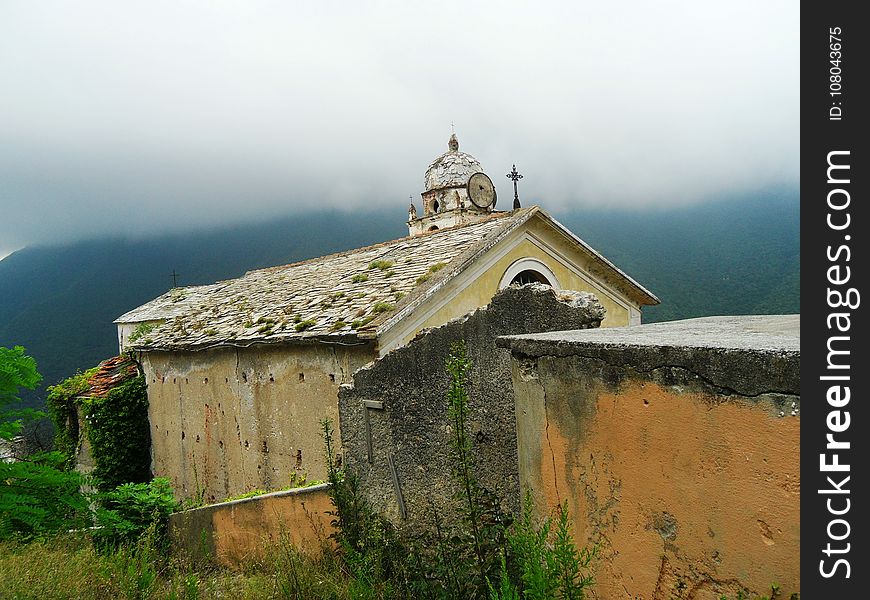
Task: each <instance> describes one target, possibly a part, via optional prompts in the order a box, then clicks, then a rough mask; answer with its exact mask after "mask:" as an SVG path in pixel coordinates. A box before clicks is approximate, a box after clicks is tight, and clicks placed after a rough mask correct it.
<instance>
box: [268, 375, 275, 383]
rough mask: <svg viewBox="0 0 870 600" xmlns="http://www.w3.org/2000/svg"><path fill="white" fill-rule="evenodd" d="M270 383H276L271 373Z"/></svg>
mask: <svg viewBox="0 0 870 600" xmlns="http://www.w3.org/2000/svg"><path fill="white" fill-rule="evenodd" d="M269 381H271V382H272V383H275V378H274V377H273V376H272V374H271V373H269Z"/></svg>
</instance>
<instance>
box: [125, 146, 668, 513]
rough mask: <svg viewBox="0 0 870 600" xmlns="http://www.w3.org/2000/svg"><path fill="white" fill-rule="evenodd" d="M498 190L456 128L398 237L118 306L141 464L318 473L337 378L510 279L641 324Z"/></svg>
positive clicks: (637, 307)
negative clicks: (146, 440) (144, 431)
mask: <svg viewBox="0 0 870 600" xmlns="http://www.w3.org/2000/svg"><path fill="white" fill-rule="evenodd" d="M497 203H498V198H497V192H496V188H495V185H494V184H493V182H492V179H491V178H490V177H489V175H488V174H487V173H486V172H485V170H484V169H483V167H482V165H481V163H480V162H479V161H478V160H477V159H476V158H474V157H473V156H471V155H470V154H467V153H465V152H461V151H460V150H459V141H458V139H457V137H456V135H455V134H454V135H452V136H451V137H450V140H449V142H448V145H447V151H446V152H444V153H442V154H440V155H439V156H438V157H437V158H435V160H433V161H432V163H431V164H430V165H429V167H428V169H426V172H425V175H424V181H423V191H422V192H421V204H420V211H419V212H418V210H417V207H416V206H415V205H414V204H413V203H412V204H411V206H410V207H409V210H408V222H407V224H408V233H409V235H408V236H407V237H403V238H400V239H397V240H391V241H386V242H383V243H380V244H376V245H373V246H368V247H365V248H358V249H355V250H349V251H346V252H341V253H337V254H332V255H329V256H323V257H318V258H312V259H309V260H305V261H301V262H297V263H292V264H289V265H281V266H276V267H271V268H266V269H258V270H254V271H249V272H247V273H245V274H244V275H243V276H242V277H239V278H237V279H231V280H227V281H219V282H216V283H212V284H208V285H199V286H188V287H180V288H174V289H172V290H170V291H169V292H167V293H165V294H163V295H162V296H159V297H158V298H155V299H154V300H152V301H150V302H148V303H146V304H144V305H142V306H140V307H138V308H135V309H133V310H131V311H129V312H127V313H125V314H124V315H122V316H120V317H119V318H118V319H117V320H116V321H115V324H116V325H117V328H118V341H119V346H120V349H121V351H122V352H123V351H132V352H133V353H134V354H135V356H136V358H137V359H138V361H139V363H140V364H141V365H142V368H143V371H144V373H145V377H146V381H147V386H148V400H149V420H150V427H151V443H152V471H153V472H154V475H155V476H163V477H169V478H170V479H171V481H172V485H173V487H174V489H175V490H176V491H177V493H178V494H180V495H182V496H188V497H190V496H194V495H202V496H203V497H204V498H205V499H208V500H212V501H214V500H220V499H223V498H227V497H230V496H234V495H238V494H242V493H245V492H248V491H251V490H254V489H278V488H281V487H284V486H287V485H289V484H290V483H292V482H293V481H298V480H299V479H301V478H308V479H309V480H311V479H324V478H325V462H324V456H323V452H322V446H323V441H322V437H321V427H320V423H321V422H322V420H324V419H329V420H331V421H332V422H333V423H334V424H337V423H338V390H339V386H341V385H342V384H347V383H350V382H351V381H352V375H353V373H354V372H355V371H356V370H358V369H360V368H363V367H365V366H366V365H368V364H369V363H371V362H372V361H374V360H377V359H378V358H379V357H382V356H384V355H386V354H387V353H389V352H390V351H391V350H395V349H397V348H399V347H401V346H403V345H405V344H407V343H408V342H409V341H410V340H412V339H414V338H415V337H416V336H418V335H419V334H420V333H421V332H423V331H425V330H427V329H431V328H435V327H439V326H441V325H444V324H445V323H447V322H448V321H450V320H452V319H456V318H459V317H462V316H463V315H466V314H468V313H470V312H472V311H474V310H476V309H478V308H480V307H483V306H486V305H487V304H489V302H490V300H491V299H492V298H493V296H494V295H495V294H496V293H497V292H499V290H502V289H504V288H506V287H509V286H511V285H522V284H526V283H542V284H546V285H549V286H551V287H552V288H554V289H555V290H557V291H558V290H574V291H582V292H589V293H591V294H593V295H595V296H596V297H597V299H598V301H599V302H600V303H601V305H602V306H603V307H604V309H605V311H606V312H605V315H604V318H603V320H602V321H601V326H602V327H624V326H632V325H637V324H640V322H641V311H642V308H643V307H644V306H650V305H654V304H658V302H659V300H658V298H656V296H655V295H654V294H652V293H651V292H650V291H649V290H647V289H646V288H644V287H643V286H642V285H641V284H640V283H638V282H637V281H635V280H634V279H632V278H631V277H630V276H629V275H627V274H626V273H625V272H623V271H622V270H620V269H619V267H617V266H616V265H614V264H613V263H612V262H610V261H609V260H608V259H606V258H605V257H604V256H602V255H601V254H600V253H599V252H597V251H596V250H595V249H594V248H592V247H591V246H589V244H587V243H586V242H584V241H583V240H582V239H580V238H579V237H577V236H576V235H575V234H574V233H572V232H571V231H569V230H568V229H566V228H565V227H564V226H563V225H561V224H560V223H559V222H558V221H556V220H555V219H554V218H553V217H552V216H550V215H549V214H548V213H547V212H545V211H544V210H542V209H541V208H540V207H538V206H529V207H524V208H518V207H517V206H518V203H517V202H515V203H514V207H515V208H513V209H511V210H498V209H497ZM420 368H427V367H426V366H425V365H421V366H420ZM431 368H438V366H437V365H436V366H431Z"/></svg>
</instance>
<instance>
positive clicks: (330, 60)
mask: <svg viewBox="0 0 870 600" xmlns="http://www.w3.org/2000/svg"><path fill="white" fill-rule="evenodd" d="M363 4H364V5H365V6H362V5H363ZM798 32H799V9H798V2H796V1H794V2H761V3H759V2H742V1H733V0H729V1H722V2H692V1H686V2H672V1H663V2H648V1H628V2H618V3H607V2H534V3H533V2H516V3H513V2H505V1H504V0H499V1H493V2H468V1H465V2H446V1H431V0H430V1H429V2H425V3H415V2H367V3H352V2H330V1H325V2H317V3H314V2H288V1H274V2H266V1H250V0H249V1H245V2H215V1H201V2H189V1H188V2H184V1H178V0H173V1H172V2H164V1H155V0H149V1H147V2H127V1H125V2H119V1H117V0H106V1H99V2H97V1H93V2H92V1H87V0H80V1H77V2H66V1H57V2H52V1H46V0H40V1H39V2H34V1H32V0H20V1H19V0H0V257H2V256H3V255H4V254H6V253H8V252H9V251H11V250H13V249H15V248H18V247H22V246H24V245H28V244H35V243H50V242H53V241H66V240H70V239H77V238H82V237H90V236H95V235H105V234H108V233H124V234H127V233H130V234H139V233H143V232H165V231H169V230H179V229H185V228H191V227H207V226H210V225H214V224H225V223H236V222H247V221H259V220H263V219H268V218H271V217H277V216H284V215H286V214H288V213H292V212H293V211H298V210H310V209H312V208H317V207H319V206H324V207H326V206H328V207H336V206H340V207H346V208H348V209H349V210H355V211H360V212H363V211H364V210H365V208H366V207H368V206H372V205H375V206H378V207H385V206H395V207H396V211H397V219H400V220H401V219H404V218H405V216H406V213H405V210H406V207H407V204H408V198H409V196H413V197H414V199H415V200H416V201H417V204H418V206H419V197H420V196H419V194H420V192H421V191H422V190H423V172H424V170H425V169H426V166H427V165H428V164H429V162H430V161H431V160H432V159H434V158H435V157H436V156H437V155H438V154H440V153H442V152H444V151H446V149H447V139H448V137H449V136H450V130H451V129H450V128H451V122H454V123H455V127H456V133H457V135H458V137H459V141H460V149H461V150H463V151H466V152H469V153H471V154H473V155H474V156H475V157H477V158H478V159H479V160H480V161H481V163H482V164H483V167H484V169H485V170H486V171H487V172H488V173H489V175H490V177H491V178H492V179H493V181H494V183H495V184H496V187H497V189H498V192H499V197H500V200H501V201H500V203H499V205H500V206H508V205H509V201H510V197H511V196H512V190H511V187H510V181H509V180H507V179H506V178H505V174H506V173H507V172H508V171H509V170H510V168H511V165H512V164H513V163H516V164H517V167H518V169H519V170H520V172H522V173H523V174H524V175H525V178H524V179H523V180H522V181H521V182H520V191H521V196H522V197H523V199H524V201H525V202H526V203H530V202H533V201H534V202H537V203H540V204H542V205H543V206H545V207H546V208H548V209H551V210H553V211H558V210H564V209H565V208H567V207H572V206H576V207H580V206H593V205H594V206H608V207H621V208H624V207H638V208H640V209H649V208H655V207H658V206H674V205H679V204H686V203H697V202H704V201H709V199H710V198H711V197H713V196H717V195H721V194H723V193H724V194H727V193H731V192H737V193H739V192H741V191H746V190H752V189H755V188H763V187H765V186H770V185H780V184H786V185H796V184H797V183H798V161H799V123H798V117H799V107H800V99H799V92H798V87H799V72H798V68H799V55H798V50H799V49H798V43H799V35H798Z"/></svg>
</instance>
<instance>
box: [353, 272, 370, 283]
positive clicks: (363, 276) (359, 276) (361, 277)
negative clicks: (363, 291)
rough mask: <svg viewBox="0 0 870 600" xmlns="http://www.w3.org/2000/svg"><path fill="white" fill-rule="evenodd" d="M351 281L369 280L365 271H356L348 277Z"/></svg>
mask: <svg viewBox="0 0 870 600" xmlns="http://www.w3.org/2000/svg"><path fill="white" fill-rule="evenodd" d="M350 280H351V281H352V282H353V283H364V282H366V281H368V280H369V276H368V275H366V274H365V273H357V274H356V275H354V276H353V277H351V279H350Z"/></svg>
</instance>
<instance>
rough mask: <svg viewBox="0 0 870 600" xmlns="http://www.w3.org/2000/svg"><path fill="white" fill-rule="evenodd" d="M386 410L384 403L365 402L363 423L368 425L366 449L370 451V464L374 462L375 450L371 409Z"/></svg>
mask: <svg viewBox="0 0 870 600" xmlns="http://www.w3.org/2000/svg"><path fill="white" fill-rule="evenodd" d="M370 408H373V409H375V410H384V403H383V402H381V401H379V400H363V421H365V424H366V448H367V450H368V461H369V464H371V463H372V461H373V460H374V450H373V449H372V422H371V420H370V418H369V409H370Z"/></svg>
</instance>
